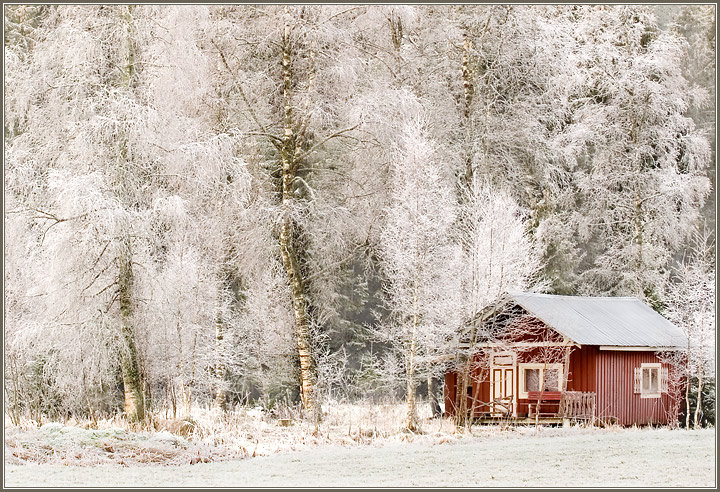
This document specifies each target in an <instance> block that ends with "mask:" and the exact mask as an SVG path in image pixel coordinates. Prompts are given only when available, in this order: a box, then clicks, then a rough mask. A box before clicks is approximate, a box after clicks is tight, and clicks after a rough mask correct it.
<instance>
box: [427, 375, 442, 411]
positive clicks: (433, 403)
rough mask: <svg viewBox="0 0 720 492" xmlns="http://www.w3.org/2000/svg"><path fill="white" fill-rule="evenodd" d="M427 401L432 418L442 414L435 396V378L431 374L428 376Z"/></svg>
mask: <svg viewBox="0 0 720 492" xmlns="http://www.w3.org/2000/svg"><path fill="white" fill-rule="evenodd" d="M428 401H429V402H430V412H431V415H432V418H437V417H439V416H440V415H441V414H442V411H441V409H440V401H439V400H438V397H437V386H436V384H435V378H434V377H433V376H432V375H430V376H428Z"/></svg>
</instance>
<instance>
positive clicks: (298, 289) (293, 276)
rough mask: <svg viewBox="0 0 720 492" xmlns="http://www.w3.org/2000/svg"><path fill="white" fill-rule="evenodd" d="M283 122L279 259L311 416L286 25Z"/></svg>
mask: <svg viewBox="0 0 720 492" xmlns="http://www.w3.org/2000/svg"><path fill="white" fill-rule="evenodd" d="M282 70H283V112H284V114H283V122H284V125H283V126H284V131H283V138H282V146H281V152H280V154H281V160H282V162H281V163H282V214H283V215H282V221H281V225H280V234H279V243H280V254H281V256H282V263H283V266H284V268H285V273H286V274H287V279H288V284H289V285H290V294H291V296H292V306H293V314H294V317H295V332H296V337H297V348H298V358H299V362H300V397H301V400H302V405H303V408H304V409H305V411H306V412H309V413H311V414H312V415H313V416H315V417H316V416H317V415H319V413H318V412H317V409H316V401H315V380H316V375H315V364H314V361H313V357H312V352H311V343H310V328H311V325H312V321H311V318H310V304H309V302H308V299H307V295H306V292H305V285H304V281H303V274H302V271H301V269H300V262H299V252H298V249H297V248H298V247H297V224H296V221H295V219H294V218H293V213H292V212H293V202H294V200H295V198H294V197H293V189H294V184H295V179H296V172H297V162H296V159H297V157H298V152H297V139H298V136H297V135H296V134H295V131H294V120H293V112H292V97H291V91H292V73H291V59H290V45H289V28H288V26H285V31H284V33H283V53H282Z"/></svg>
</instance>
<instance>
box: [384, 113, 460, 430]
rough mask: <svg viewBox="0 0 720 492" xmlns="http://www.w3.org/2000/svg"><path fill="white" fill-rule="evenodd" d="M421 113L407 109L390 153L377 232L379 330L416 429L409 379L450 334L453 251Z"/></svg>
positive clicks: (447, 201)
mask: <svg viewBox="0 0 720 492" xmlns="http://www.w3.org/2000/svg"><path fill="white" fill-rule="evenodd" d="M422 118H423V112H422V110H418V111H417V112H416V113H415V114H411V115H407V120H406V121H405V122H404V125H403V127H402V128H401V129H400V131H399V135H398V142H397V148H396V151H395V152H394V154H393V157H394V161H393V164H392V171H391V172H392V184H393V194H392V196H393V198H392V201H391V204H390V206H389V208H388V210H387V215H386V219H385V223H384V226H383V230H382V233H381V243H380V250H381V261H382V267H383V269H384V272H385V276H386V278H387V279H388V284H387V286H386V287H385V289H384V291H385V294H386V296H387V308H388V310H389V311H390V313H391V320H390V321H389V324H388V325H386V326H385V327H384V328H383V330H382V333H383V334H384V335H385V339H386V340H387V341H388V342H389V343H390V344H392V346H393V349H394V350H395V351H396V353H397V354H398V356H399V358H400V360H401V361H402V367H403V369H404V378H403V379H404V384H405V402H406V405H407V417H406V424H405V425H406V428H407V429H408V430H411V431H415V430H417V429H418V426H419V423H418V418H417V410H416V402H415V401H416V384H417V379H418V376H419V375H420V374H422V371H423V370H427V369H428V368H429V364H430V363H431V362H432V361H433V357H436V356H437V355H438V354H440V353H442V349H443V347H444V346H445V345H446V344H447V342H448V341H449V339H450V338H451V337H452V331H453V328H454V327H455V318H456V316H455V313H457V299H456V297H455V295H456V294H457V292H458V286H457V284H456V282H457V275H456V268H457V266H458V260H459V252H458V250H457V248H456V247H455V246H454V245H453V244H452V242H451V240H450V228H451V225H452V222H453V220H454V215H455V204H454V203H453V200H452V195H451V192H450V190H449V189H448V187H447V186H446V185H445V184H444V183H443V182H442V180H441V178H440V175H439V173H438V171H437V170H436V169H435V167H434V164H433V144H432V142H431V141H430V140H429V139H428V137H427V131H426V130H425V128H424V124H425V122H424V121H423V119H422Z"/></svg>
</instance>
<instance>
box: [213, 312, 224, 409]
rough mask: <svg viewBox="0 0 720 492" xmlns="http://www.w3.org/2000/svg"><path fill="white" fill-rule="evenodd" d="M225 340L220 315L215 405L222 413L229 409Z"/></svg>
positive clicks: (217, 326) (216, 334) (216, 349)
mask: <svg viewBox="0 0 720 492" xmlns="http://www.w3.org/2000/svg"><path fill="white" fill-rule="evenodd" d="M224 338H225V335H224V330H223V322H222V318H221V317H220V315H218V317H217V319H216V320H215V405H216V406H217V407H218V408H219V409H220V411H222V412H224V411H225V409H226V407H227V392H226V390H225V375H226V373H227V370H226V369H227V368H226V367H225V362H224V361H223V355H224V354H223V352H224V351H223V345H224V342H223V340H224Z"/></svg>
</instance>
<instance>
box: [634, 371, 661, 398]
mask: <svg viewBox="0 0 720 492" xmlns="http://www.w3.org/2000/svg"><path fill="white" fill-rule="evenodd" d="M667 372H668V371H667V368H664V367H662V366H661V364H659V363H648V362H646V363H643V364H641V365H640V367H636V368H635V393H639V394H640V398H660V394H661V393H666V392H667V379H668V377H667V376H668V374H667Z"/></svg>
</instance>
